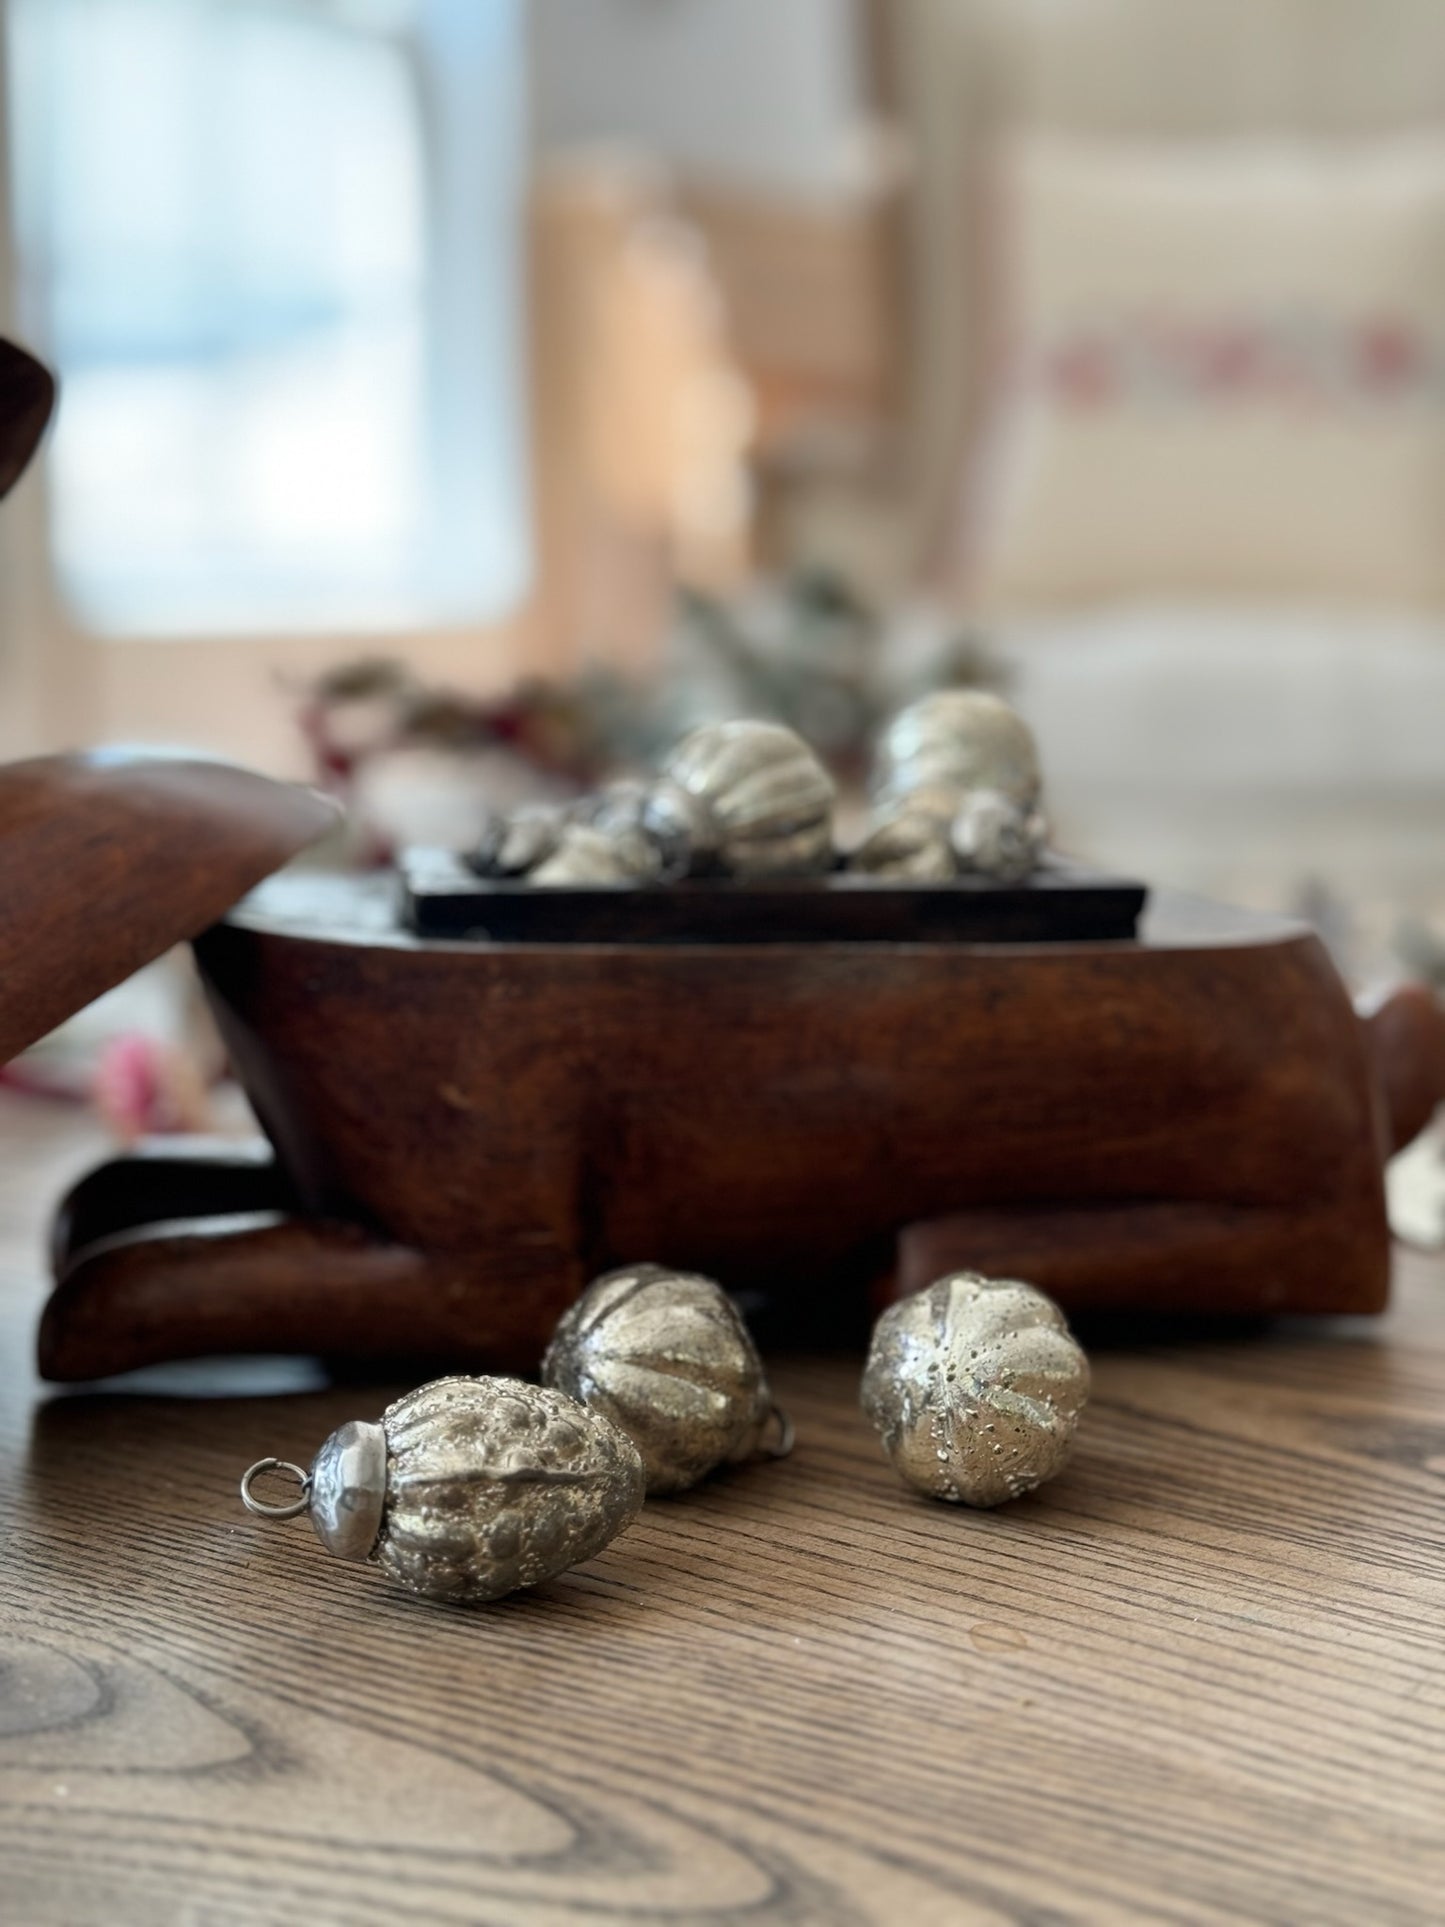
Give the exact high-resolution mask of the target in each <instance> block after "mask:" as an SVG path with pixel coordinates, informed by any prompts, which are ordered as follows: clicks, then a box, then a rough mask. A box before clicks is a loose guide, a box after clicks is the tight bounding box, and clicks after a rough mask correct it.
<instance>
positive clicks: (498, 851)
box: [467, 803, 568, 878]
mask: <svg viewBox="0 0 1445 1927" xmlns="http://www.w3.org/2000/svg"><path fill="white" fill-rule="evenodd" d="M567 821H568V816H567V811H566V809H565V808H564V807H563V806H562V805H561V804H557V803H524V804H522V805H521V806H520V807H519V808H517V809H515V810H511V811H502V810H498V811H496V812H494V813H493V814H492V815H491V816H490V817H489V818H488V819H487V823H486V826H485V828H484V829H483V831H482V834H481V836H480V837H479V838H478V840H477V843H476V846H475V848H474V849H472V850H470V851H469V852H468V854H467V862H468V864H469V865H470V866H471V868H472V869H473V870H475V871H476V873H477V875H478V876H483V877H498V878H502V877H521V876H526V875H527V873H528V872H529V871H531V870H535V869H536V867H537V865H538V864H539V863H545V862H546V860H547V858H548V857H549V856H551V854H552V852H553V851H554V850H555V849H556V847H557V845H558V843H559V842H560V841H561V839H562V833H563V831H564V830H565V829H566V827H567Z"/></svg>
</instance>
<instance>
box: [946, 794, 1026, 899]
mask: <svg viewBox="0 0 1445 1927" xmlns="http://www.w3.org/2000/svg"><path fill="white" fill-rule="evenodd" d="M949 835H950V840H951V841H952V844H953V851H954V855H955V856H956V857H957V859H958V866H959V868H960V869H961V870H965V871H970V870H971V871H975V872H977V873H978V874H980V875H982V876H990V877H998V878H999V879H1000V880H1001V881H1003V882H1013V881H1016V880H1017V879H1018V878H1020V877H1026V876H1029V875H1031V874H1032V873H1033V871H1034V870H1036V869H1037V868H1038V864H1039V858H1040V857H1041V856H1042V855H1043V853H1044V845H1045V843H1046V842H1047V840H1048V832H1047V827H1046V825H1045V823H1044V819H1043V817H1042V816H1041V815H1040V814H1039V812H1038V811H1037V810H1030V809H1025V808H1024V807H1023V806H1022V805H1021V804H1018V803H1015V802H1014V800H1013V799H1012V797H1008V796H1005V795H1004V794H1003V792H1002V791H1001V790H972V791H970V793H969V794H968V795H967V796H966V797H965V798H964V799H963V801H962V803H960V805H959V807H958V811H957V814H956V815H955V816H954V819H953V823H952V825H951V827H950V831H949Z"/></svg>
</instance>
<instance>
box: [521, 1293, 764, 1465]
mask: <svg viewBox="0 0 1445 1927" xmlns="http://www.w3.org/2000/svg"><path fill="white" fill-rule="evenodd" d="M542 1378H543V1381H544V1383H546V1384H548V1385H553V1386H556V1387H557V1388H558V1390H560V1391H563V1392H567V1393H570V1395H571V1396H572V1397H573V1398H576V1399H580V1400H581V1401H582V1403H583V1404H584V1405H586V1406H587V1407H588V1409H589V1410H591V1411H594V1412H601V1413H604V1414H605V1415H606V1416H607V1417H608V1418H609V1419H611V1420H612V1422H613V1423H614V1424H615V1425H617V1426H618V1427H619V1428H620V1429H621V1430H622V1431H624V1432H625V1433H626V1434H627V1435H628V1437H629V1438H630V1439H631V1440H632V1442H633V1443H634V1445H636V1447H637V1449H638V1451H639V1452H640V1453H641V1454H642V1462H643V1465H644V1466H645V1467H646V1471H647V1490H648V1492H649V1493H651V1494H657V1493H664V1492H682V1491H685V1490H686V1489H687V1487H688V1486H691V1485H696V1484H697V1482H698V1480H699V1479H702V1478H705V1477H706V1476H707V1474H708V1473H709V1472H711V1471H712V1470H713V1469H714V1468H715V1467H716V1466H719V1465H735V1464H737V1463H738V1462H739V1461H741V1460H743V1459H749V1458H752V1457H754V1456H755V1455H757V1454H758V1453H759V1452H760V1451H761V1450H762V1447H763V1440H764V1438H765V1437H766V1435H767V1434H768V1431H769V1429H770V1427H771V1426H772V1425H773V1424H774V1423H776V1425H777V1427H778V1432H779V1437H778V1441H777V1444H776V1445H775V1446H774V1447H773V1448H772V1456H775V1457H776V1456H781V1455H782V1454H783V1453H784V1452H786V1451H787V1449H788V1448H789V1446H790V1445H791V1442H792V1435H791V1429H790V1428H789V1426H788V1423H787V1420H786V1419H785V1418H783V1417H782V1415H781V1414H779V1413H778V1412H777V1411H776V1408H775V1407H774V1405H773V1400H772V1394H771V1393H770V1392H769V1390H768V1381H767V1379H766V1377H765V1376H764V1373H763V1367H762V1361H761V1360H760V1359H759V1357H758V1354H757V1349H756V1347H755V1346H754V1344H753V1341H752V1338H751V1336H750V1334H749V1332H748V1328H747V1326H746V1325H745V1324H744V1323H743V1319H742V1314H741V1313H740V1312H739V1311H738V1308H737V1306H736V1305H735V1304H734V1303H733V1301H732V1300H731V1299H730V1298H729V1297H728V1295H727V1293H726V1292H725V1291H724V1290H723V1289H722V1287H721V1286H720V1285H717V1284H715V1283H714V1282H713V1280H712V1279H711V1278H704V1277H702V1276H701V1275H700V1274H699V1273H697V1272H690V1271H671V1270H669V1269H668V1268H667V1267H666V1266H665V1265H628V1266H624V1267H623V1268H622V1269H621V1270H618V1271H610V1272H608V1273H606V1274H605V1275H604V1276H603V1277H601V1278H598V1279H597V1280H596V1281H595V1282H594V1283H593V1284H592V1285H590V1286H589V1287H588V1289H587V1290H586V1291H585V1292H584V1293H583V1294H582V1296H581V1297H580V1298H579V1299H578V1300H577V1302H576V1304H575V1305H572V1306H570V1307H569V1308H568V1310H567V1311H565V1312H564V1313H563V1314H562V1318H561V1320H560V1322H559V1323H558V1326H557V1330H556V1333H555V1334H554V1336H553V1339H552V1342H551V1344H550V1345H549V1346H548V1348H547V1355H546V1357H545V1358H544V1359H543V1361H542Z"/></svg>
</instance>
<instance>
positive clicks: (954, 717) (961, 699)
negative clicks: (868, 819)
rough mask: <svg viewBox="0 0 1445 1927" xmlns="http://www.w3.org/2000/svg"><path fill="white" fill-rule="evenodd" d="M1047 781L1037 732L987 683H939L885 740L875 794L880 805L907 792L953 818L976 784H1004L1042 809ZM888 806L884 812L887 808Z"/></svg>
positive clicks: (1008, 792)
mask: <svg viewBox="0 0 1445 1927" xmlns="http://www.w3.org/2000/svg"><path fill="white" fill-rule="evenodd" d="M1042 789H1043V783H1042V778H1041V775H1040V771H1039V752H1038V746H1037V744H1036V743H1035V742H1034V736H1033V731H1032V730H1031V729H1030V728H1029V726H1028V724H1027V723H1026V722H1025V721H1024V719H1023V717H1022V716H1020V715H1019V713H1018V711H1017V710H1016V709H1013V708H1011V707H1010V706H1009V704H1008V703H1006V702H1005V701H1004V700H1003V698H1002V697H1001V696H995V695H992V694H990V692H989V691H988V690H986V689H939V690H935V691H934V693H933V694H932V695H930V696H922V697H920V698H919V700H918V701H917V702H915V703H910V704H909V705H908V707H907V708H906V709H901V710H899V712H898V714H897V715H896V716H895V717H894V718H893V720H892V722H891V723H889V725H888V727H887V729H886V730H885V731H884V734H883V740H882V742H881V744H880V745H879V754H878V770H877V775H876V779H875V783H874V794H875V797H876V798H877V800H878V802H879V804H880V805H888V804H896V803H898V802H901V801H902V800H903V799H904V798H907V800H908V802H909V803H910V804H911V805H912V806H913V807H914V808H915V809H927V810H930V811H931V812H932V813H933V814H934V815H936V816H941V817H943V818H945V819H946V820H951V819H952V817H953V816H954V814H955V812H956V811H957V809H958V806H959V804H960V803H961V802H962V801H963V799H964V797H965V796H966V795H967V794H968V792H969V791H971V790H997V791H999V792H1000V793H1001V794H1002V795H1004V796H1007V797H1008V798H1009V799H1010V800H1011V801H1012V802H1014V803H1016V804H1017V805H1018V806H1019V808H1020V809H1023V810H1034V809H1037V807H1038V804H1039V798H1040V795H1041V794H1042ZM880 813H881V812H880Z"/></svg>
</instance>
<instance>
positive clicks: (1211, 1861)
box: [0, 1100, 1445, 1927]
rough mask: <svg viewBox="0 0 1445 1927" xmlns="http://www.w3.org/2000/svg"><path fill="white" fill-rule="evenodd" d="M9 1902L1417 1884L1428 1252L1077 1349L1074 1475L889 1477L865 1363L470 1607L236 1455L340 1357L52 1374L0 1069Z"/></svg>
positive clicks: (1440, 1269)
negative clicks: (774, 1461)
mask: <svg viewBox="0 0 1445 1927" xmlns="http://www.w3.org/2000/svg"><path fill="white" fill-rule="evenodd" d="M0 1143H3V1146H4V1165H5V1170H4V1176H3V1186H0V1313H3V1351H0V1357H3V1359H4V1361H5V1364H4V1373H5V1376H4V1380H3V1384H4V1396H3V1400H0V1414H3V1445H0V1453H3V1457H0V1468H3V1484H0V1506H3V1512H0V1531H3V1547H4V1551H3V1566H0V1641H3V1668H0V1918H3V1919H4V1920H6V1921H17V1922H24V1923H46V1922H61V1921H63V1922H67V1923H79V1922H104V1923H107V1927H111V1924H113V1923H130V1922H137V1923H146V1927H157V1924H158V1923H168V1922H204V1923H207V1927H211V1924H213V1923H230V1922H251V1921H278V1922H281V1921H284V1922H305V1923H316V1922H333V1921H335V1922H353V1921H354V1922H396V1921H428V1922H429V1921H466V1922H487V1923H492V1922H497V1923H512V1922H519V1923H534V1922H559V1923H576V1924H577V1927H582V1923H587V1924H588V1927H605V1924H606V1923H609V1922H614V1921H644V1922H657V1923H663V1922H666V1923H699V1924H700V1927H701V1924H702V1923H706V1924H707V1927H722V1923H749V1924H751V1923H757V1924H758V1927H761V1924H762V1923H778V1924H779V1927H814V1923H818V1924H819V1927H823V1924H826V1927H850V1924H851V1923H863V1922H901V1923H905V1924H906V1927H925V1924H926V1923H933V1922H949V1923H953V1922H972V1921H1029V1922H1037V1923H1043V1922H1050V1923H1055V1922H1060V1923H1061V1922H1071V1921H1132V1920H1148V1921H1179V1922H1184V1921H1189V1922H1193V1921H1229V1922H1238V1921H1278V1922H1287V1923H1301V1922H1325V1921H1331V1922H1333V1921H1339V1922H1348V1923H1350V1924H1351V1927H1382V1924H1383V1923H1390V1922H1396V1921H1401V1922H1404V1921H1419V1922H1425V1921H1430V1922H1438V1921H1440V1920H1441V1919H1442V1918H1445V1266H1441V1265H1440V1264H1438V1263H1435V1262H1425V1261H1421V1260H1418V1259H1416V1260H1405V1261H1403V1262H1402V1264H1401V1266H1400V1289H1399V1294H1398V1301H1397V1306H1396V1309H1395V1310H1394V1311H1393V1312H1392V1313H1391V1314H1390V1315H1389V1317H1388V1318H1387V1319H1386V1320H1385V1321H1383V1322H1380V1323H1376V1324H1366V1323H1358V1324H1351V1325H1344V1324H1337V1325H1334V1326H1322V1327H1318V1328H1310V1327H1307V1326H1296V1327H1294V1328H1292V1329H1289V1330H1277V1331H1275V1332H1272V1333H1269V1334H1265V1335H1262V1336H1258V1337H1255V1338H1253V1339H1242V1340H1232V1341H1230V1342H1209V1343H1195V1344H1190V1345H1179V1346H1175V1347H1172V1348H1170V1347H1165V1346H1162V1345H1152V1346H1141V1347H1139V1348H1116V1349H1108V1350H1103V1351H1101V1352H1098V1353H1096V1360H1095V1362H1096V1393H1095V1397H1094V1401H1093V1404H1092V1405H1091V1407H1090V1409H1089V1412H1088V1414H1087V1416H1086V1419H1085V1422H1084V1425H1083V1428H1082V1432H1081V1435H1080V1442H1079V1447H1078V1451H1077V1455H1076V1457H1075V1459H1074V1461H1073V1463H1072V1466H1071V1468H1070V1470H1069V1471H1068V1472H1067V1473H1066V1474H1065V1475H1064V1476H1063V1477H1062V1478H1061V1479H1060V1480H1059V1481H1058V1482H1057V1483H1056V1484H1055V1485H1053V1486H1052V1487H1051V1488H1050V1489H1049V1490H1048V1491H1047V1492H1046V1493H1044V1494H1040V1495H1035V1496H1034V1497H1033V1498H1031V1499H1027V1500H1024V1501H1022V1502H1020V1503H1019V1504H1017V1505H1014V1506H1012V1507H1010V1508H1008V1509H1006V1510H1003V1511H1000V1512H996V1513H988V1514H973V1513H969V1512H966V1511H962V1510H953V1509H949V1508H945V1507H942V1506H937V1505H932V1504H930V1503H928V1502H927V1501H925V1500H922V1499H914V1498H911V1497H909V1496H907V1495H906V1494H905V1493H904V1491H903V1490H902V1488H901V1487H899V1486H898V1485H897V1484H896V1483H895V1481H894V1478H893V1475H892V1473H891V1472H890V1471H889V1469H888V1467H887V1465H886V1464H885V1463H884V1461H883V1460H882V1458H881V1457H880V1455H879V1453H878V1451H877V1449H876V1447H875V1444H874V1442H873V1439H872V1437H871V1435H870V1434H869V1432H868V1431H867V1430H866V1428H865V1426H864V1424H863V1421H862V1420H861V1418H860V1417H859V1415H858V1413H857V1411H856V1408H855V1397H856V1386H857V1375H858V1363H857V1361H856V1360H847V1359H844V1360H824V1361H813V1362H808V1361H784V1362H782V1363H781V1364H780V1365H779V1367H778V1369H777V1371H776V1381H777V1385H778V1388H779V1390H780V1392H781V1393H782V1394H783V1395H784V1397H785V1398H786V1400H787V1402H788V1404H789V1405H790V1406H791V1408H792V1410H793V1412H794V1414H795V1416H796V1419H797V1423H798V1438H799V1444H798V1450H797V1453H796V1455H795V1457H794V1458H793V1459H792V1460H791V1461H790V1462H788V1463H786V1464H784V1465H776V1466H771V1465H770V1466H759V1467H756V1468H750V1469H748V1470H746V1471H742V1472H739V1473H737V1474H735V1475H732V1476H729V1477H727V1478H725V1479H722V1480H719V1481H717V1482H715V1483H713V1484H712V1485H710V1486H708V1487H707V1488H705V1489H704V1490H702V1491H700V1492H698V1493H696V1494H694V1495H692V1496H690V1497H688V1498H685V1499H682V1500H674V1501H667V1502H662V1503H658V1504H656V1505H653V1506H650V1507H649V1508H648V1509H647V1512H646V1513H645V1515H644V1516H643V1518H642V1520H641V1521H640V1522H639V1523H638V1524H637V1525H636V1526H635V1527H634V1528H633V1529H632V1530H631V1531H630V1532H629V1533H628V1534H626V1535H625V1536H624V1538H623V1539H621V1540H620V1541H618V1543H617V1544H616V1545H615V1546H614V1547H613V1548H612V1549H611V1550H610V1551H609V1552H608V1553H606V1554H605V1555H604V1556H603V1557H602V1558H600V1559H598V1560H596V1561H595V1562H593V1563H592V1564H591V1565H590V1566H588V1567H586V1568H584V1569H581V1570H579V1571H577V1572H575V1573H573V1574H569V1575H568V1576H567V1577H565V1578H563V1579H561V1580H559V1581H557V1582H555V1583H553V1584H551V1585H548V1586H546V1587H544V1588H542V1589H541V1590H539V1591H538V1592H536V1593H533V1594H530V1595H524V1596H522V1597H518V1598H515V1599H513V1600H510V1601H507V1602H504V1603H503V1604H501V1605H499V1606H493V1607H484V1608H481V1609H477V1610H473V1611H470V1612H466V1611H461V1610H449V1609H439V1608H437V1607H434V1606H427V1605H425V1604H422V1603H420V1602H416V1601H413V1600H411V1599H409V1598H406V1597H403V1596H400V1595H397V1594H394V1593H391V1592H390V1591H388V1589H387V1587H386V1586H385V1584H384V1583H383V1582H382V1581H380V1579H379V1578H378V1577H377V1576H376V1575H375V1574H373V1573H370V1572H368V1571H366V1570H365V1569H364V1568H357V1567H348V1566H345V1565H341V1564H338V1563H336V1562H334V1561H331V1560H328V1559H327V1558H326V1557H325V1556H324V1555H323V1554H322V1552H321V1550H320V1547H319V1546H318V1545H317V1544H316V1542H315V1540H314V1539H313V1538H312V1535H311V1534H310V1532H309V1530H308V1529H307V1528H306V1526H305V1525H304V1524H303V1523H299V1522H298V1523H295V1524H292V1525H289V1526H278V1525H268V1524H266V1523H264V1522H262V1521H259V1520H253V1519H250V1518H248V1517H247V1516H246V1515H245V1514H244V1513H243V1512H242V1511H241V1508H240V1505H239V1503H238V1501H237V1498H236V1479H237V1476H238V1475H239V1473H240V1472H241V1470H242V1469H243V1468H244V1467H245V1466H246V1464H247V1463H248V1462H249V1461H251V1460H252V1459H255V1458H257V1457H259V1456H261V1455H262V1454H264V1453H267V1452H275V1453H277V1454H280V1455H282V1456H290V1457H294V1458H300V1459H303V1460H305V1459H308V1458H309V1456H310V1454H311V1452H312V1450H313V1449H314V1448H315V1446H316V1445H317V1444H318V1443H319V1441H320V1440H321V1438H322V1437H323V1435H324V1434H325V1433H326V1432H327V1431H328V1430H329V1429H330V1428H331V1427H332V1426H333V1425H334V1424H336V1423H337V1422H338V1421H339V1420H341V1419H342V1418H344V1417H348V1416H356V1415H365V1416H371V1415H374V1414H375V1413H376V1412H377V1411H378V1410H379V1407H380V1402H381V1393H380V1391H378V1390H377V1389H375V1388H365V1387H363V1388H359V1389H358V1388H355V1387H352V1388H345V1389H329V1388H326V1387H325V1386H324V1385H323V1384H322V1383H321V1381H320V1380H319V1378H318V1377H317V1375H316V1374H315V1373H314V1372H313V1371H312V1369H311V1368H310V1367H306V1366H298V1365H290V1366H283V1367H278V1366H253V1367H246V1366H232V1367H228V1368H225V1369H224V1370H223V1369H222V1368H220V1367H215V1368H192V1369H191V1370H189V1371H188V1372H186V1373H179V1374H173V1375H171V1376H170V1377H169V1378H168V1379H166V1380H161V1379H160V1378H158V1377H153V1378H150V1379H148V1380H147V1381H146V1382H145V1383H144V1384H143V1385H141V1384H133V1385H119V1386H117V1387H116V1388H115V1389H108V1390H106V1391H104V1392H96V1393H81V1394H71V1395H63V1396H62V1395H53V1394H47V1393H46V1392H45V1391H44V1390H42V1389H41V1388H40V1387H39V1386H38V1385H37V1384H36V1383H35V1381H34V1379H33V1377H32V1374H31V1369H30V1363H29V1353H30V1343H31V1336H32V1328H33V1322H34V1317H35V1312H36V1308H37V1306H38V1303H39V1300H40V1296H41V1291H42V1267H41V1260H40V1254H39V1244H38V1241H39V1236H40V1232H41V1227H42V1225H43V1222H44V1218H45V1213H46V1208H47V1205H48V1203H49V1201H50V1200H51V1198H53V1196H54V1194H55V1191H56V1189H57V1187H58V1186H59V1184H60V1183H61V1182H62V1180H63V1179H64V1178H66V1177H68V1176H69V1175H70V1174H71V1173H72V1172H74V1171H75V1170H77V1169H78V1168H80V1167H81V1166H82V1165H83V1164H84V1163H85V1162H86V1161H87V1158H88V1156H89V1155H90V1154H91V1153H92V1151H93V1150H94V1149H95V1148H96V1146H95V1142H94V1132H93V1129H92V1128H91V1127H89V1126H87V1125H86V1124H84V1123H83V1122H82V1121H81V1120H80V1119H79V1118H78V1117H77V1115H76V1114H75V1113H67V1112H62V1111H59V1110H52V1109H47V1108H46V1107H44V1106H40V1105H28V1106H25V1105H20V1104H18V1103H16V1102H15V1101H14V1100H10V1101H7V1102H5V1103H4V1104H3V1106H0Z"/></svg>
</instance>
